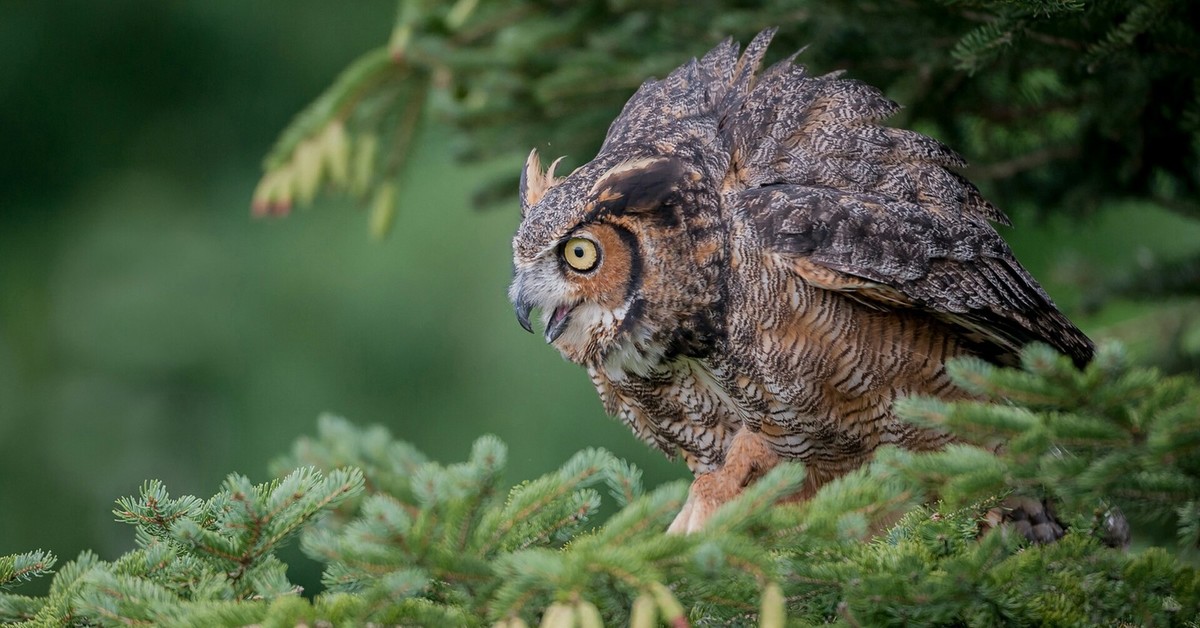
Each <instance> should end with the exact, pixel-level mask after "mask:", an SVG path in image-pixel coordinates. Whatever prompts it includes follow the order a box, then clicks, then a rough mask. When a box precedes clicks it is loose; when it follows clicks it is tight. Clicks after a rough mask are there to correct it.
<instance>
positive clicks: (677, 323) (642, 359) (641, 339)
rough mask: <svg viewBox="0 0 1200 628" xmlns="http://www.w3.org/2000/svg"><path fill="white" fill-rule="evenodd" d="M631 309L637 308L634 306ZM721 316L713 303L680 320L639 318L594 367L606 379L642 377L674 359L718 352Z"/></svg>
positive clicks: (664, 367)
mask: <svg viewBox="0 0 1200 628" xmlns="http://www.w3.org/2000/svg"><path fill="white" fill-rule="evenodd" d="M633 309H640V308H638V307H637V305H635V307H634V308H633ZM722 316H723V308H721V307H720V306H714V307H711V308H707V309H705V310H703V311H698V312H694V313H692V314H690V315H687V316H684V317H682V319H680V318H678V317H676V318H674V319H673V320H666V321H661V322H658V321H650V320H646V319H645V318H642V320H641V324H637V325H635V326H631V327H630V328H629V329H627V330H626V333H625V334H622V338H621V339H620V340H619V341H618V342H617V343H615V344H614V345H613V346H612V348H611V349H610V350H609V351H608V352H606V353H605V355H604V356H602V358H601V359H600V360H599V364H598V366H599V367H600V368H601V369H603V370H604V371H605V372H606V374H607V375H608V376H609V378H610V379H612V380H614V381H619V380H621V379H624V375H625V374H634V375H638V376H642V377H646V376H650V375H653V374H655V373H661V372H664V371H667V370H670V366H671V364H672V363H674V362H676V361H678V360H683V359H694V360H703V359H705V358H707V357H709V356H710V355H712V354H713V353H714V352H715V351H719V347H720V346H721V343H722V342H723V340H724V338H725V324H724V320H723V318H722ZM656 322H657V323H658V324H656Z"/></svg>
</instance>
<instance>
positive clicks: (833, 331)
mask: <svg viewBox="0 0 1200 628" xmlns="http://www.w3.org/2000/svg"><path fill="white" fill-rule="evenodd" d="M771 35H772V32H770V31H768V32H764V33H762V34H760V35H759V36H758V37H756V38H755V39H754V41H753V42H751V43H750V45H749V46H748V47H747V48H746V50H745V51H744V52H743V53H741V54H740V55H739V53H738V47H737V46H736V45H735V44H734V43H732V42H725V43H723V44H721V45H720V46H718V47H717V48H715V49H714V50H712V51H711V52H709V53H708V54H707V55H705V56H704V58H703V59H700V60H693V61H691V62H690V63H688V64H686V65H684V66H682V67H680V68H679V69H677V70H675V71H674V72H672V73H671V74H670V75H669V76H667V77H666V78H665V79H663V80H661V81H653V80H652V81H648V82H646V83H645V84H644V85H642V87H641V88H640V89H639V90H638V91H637V93H636V94H634V96H633V97H632V98H631V99H630V101H629V103H628V104H626V106H625V109H624V111H622V113H621V115H620V117H618V118H617V119H616V120H615V121H614V122H613V124H612V126H611V127H610V128H609V132H608V136H607V138H606V140H605V142H604V145H603V147H602V148H601V150H600V153H599V154H598V155H597V156H596V158H595V159H593V160H592V161H591V162H589V163H587V164H585V165H584V166H582V167H581V168H579V169H578V170H576V171H575V172H573V173H571V174H570V175H568V176H566V177H564V178H558V177H556V176H555V174H554V167H553V166H551V168H550V169H549V171H548V172H546V173H543V172H542V171H541V167H540V165H539V164H538V159H537V156H536V153H534V154H531V155H530V160H529V162H528V164H527V165H526V169H525V171H524V173H523V176H522V179H521V210H522V212H521V213H522V221H521V225H520V227H519V229H518V231H517V234H516V236H515V238H514V239H513V256H514V264H515V278H514V280H513V284H512V287H511V291H510V296H511V298H512V300H513V303H514V305H515V307H516V310H517V316H518V318H519V319H520V321H521V323H522V325H524V326H525V327H526V328H527V329H528V328H530V325H529V320H528V316H529V313H530V311H531V310H532V309H533V308H539V309H540V310H541V311H542V316H543V320H544V323H545V325H546V331H545V336H546V339H547V341H548V342H551V343H552V344H553V345H554V346H555V347H556V348H557V349H558V350H559V351H560V352H562V354H563V355H564V356H565V357H566V358H567V359H569V360H571V361H573V362H576V363H578V364H581V365H583V366H585V367H586V368H587V370H588V373H589V374H590V376H591V378H592V382H593V383H594V384H595V386H596V389H597V390H598V391H599V393H600V397H601V399H602V400H603V402H604V407H605V409H606V410H607V411H608V412H609V413H611V414H613V415H616V416H618V417H620V418H621V420H622V421H624V422H625V423H627V424H628V425H629V426H630V427H631V428H632V429H633V431H634V433H636V434H637V435H638V436H639V437H640V438H642V439H644V440H645V441H647V442H649V443H651V444H653V445H654V446H656V447H658V448H660V449H662V450H663V451H664V452H667V453H668V454H675V453H676V452H679V453H681V454H682V455H683V456H684V458H685V459H686V460H687V462H688V465H689V466H690V467H691V469H692V471H693V472H694V473H696V475H697V481H696V483H695V484H694V485H693V489H692V493H691V496H690V498H689V502H688V505H687V506H685V508H684V512H682V513H681V514H680V516H679V518H678V519H677V520H676V523H675V525H673V526H672V528H673V529H676V530H692V529H696V528H697V527H699V526H700V525H702V524H703V522H704V520H705V519H706V518H707V516H708V514H709V513H711V511H712V509H713V508H715V507H716V506H718V505H720V504H721V503H723V502H724V501H725V500H727V499H729V498H730V497H732V496H734V495H736V494H737V492H738V491H740V490H741V488H742V487H743V486H744V485H745V483H746V482H749V481H751V480H753V479H754V478H755V477H757V475H759V474H761V473H763V472H765V470H767V469H769V468H770V466H772V465H773V464H775V463H776V461H778V460H780V459H795V460H802V461H804V462H805V464H806V465H807V468H808V484H807V485H806V487H805V491H804V492H805V493H806V494H807V493H811V492H812V491H814V490H816V488H817V487H819V486H820V485H821V484H823V483H825V482H827V481H828V480H830V479H832V478H834V477H837V476H838V475H841V474H843V473H845V472H847V471H849V470H851V469H854V468H855V467H857V466H859V465H861V464H862V463H863V462H864V461H866V460H867V459H868V458H869V457H870V456H871V454H872V452H873V451H874V450H875V449H876V448H877V447H878V446H879V445H881V444H884V443H895V444H898V445H901V446H904V447H907V448H911V449H916V450H922V449H931V448H937V447H940V446H942V445H944V444H945V443H946V442H947V441H948V440H949V439H948V437H947V436H946V435H944V434H941V433H937V432H933V431H928V430H920V429H917V428H915V427H913V426H911V425H909V424H907V423H903V422H901V421H899V420H898V419H897V418H896V417H895V416H894V415H893V413H892V409H891V408H892V403H893V402H894V401H895V400H896V399H898V398H900V397H904V396H907V395H913V394H924V395H938V396H942V397H946V398H957V397H963V396H965V393H964V392H963V391H961V390H959V389H958V388H956V387H955V386H954V384H953V383H952V382H951V381H950V379H949V378H948V377H947V375H946V371H945V363H946V360H948V359H949V358H952V357H955V356H960V355H979V356H982V357H984V358H986V359H989V360H992V361H995V362H1001V363H1004V362H1008V361H1011V360H1012V359H1013V358H1014V355H1015V352H1016V351H1017V350H1018V349H1019V348H1020V347H1021V346H1023V345H1024V344H1026V343H1028V342H1031V341H1035V340H1036V341H1042V342H1046V343H1049V344H1051V345H1052V346H1054V347H1056V348H1057V349H1059V350H1060V351H1063V352H1065V353H1067V354H1069V355H1071V356H1072V357H1073V358H1074V359H1075V360H1076V361H1077V362H1079V363H1084V362H1086V361H1087V360H1089V359H1090V357H1091V355H1092V344H1091V342H1090V341H1089V340H1088V339H1087V337H1086V336H1084V335H1083V334H1082V333H1081V332H1080V331H1079V330H1078V329H1076V328H1075V326H1074V325H1072V324H1071V322H1070V321H1068V320H1067V319H1066V317H1064V316H1063V315H1062V314H1061V313H1060V312H1058V310H1057V309H1056V308H1055V307H1054V304H1053V303H1052V302H1051V301H1050V298H1049V297H1048V296H1047V295H1046V293H1045V292H1044V291H1043V290H1042V289H1041V287H1040V286H1039V285H1038V284H1037V282H1036V281H1035V280H1034V279H1033V278H1032V277H1030V276H1029V274H1028V273H1027V272H1026V271H1025V269H1024V268H1022V267H1021V265H1020V264H1019V263H1018V262H1017V261H1016V260H1015V259H1014V258H1013V255H1012V252H1011V250H1010V249H1009V248H1008V246H1007V245H1006V244H1005V243H1004V241H1003V240H1002V239H1001V238H1000V236H999V235H998V234H997V233H996V231H995V230H994V229H993V228H992V226H991V225H990V224H989V221H993V222H1000V223H1004V224H1007V218H1006V217H1005V216H1004V215H1003V214H1002V213H1001V212H1000V211H999V210H997V209H996V208H995V207H993V206H992V205H991V204H989V203H988V202H987V201H986V200H984V199H983V197H982V196H981V195H980V194H979V191H978V190H977V189H976V188H975V187H974V186H973V185H972V184H971V183H969V182H968V181H966V180H965V179H964V178H963V177H962V176H960V175H959V174H957V173H955V172H954V171H953V168H957V167H960V166H962V160H961V159H960V158H959V157H958V156H957V155H955V154H954V153H953V152H952V151H951V150H950V149H948V148H946V147H945V146H944V145H942V144H941V143H939V142H937V141H936V140H933V139H931V138H928V137H925V136H923V135H920V134H917V133H913V132H911V131H904V130H900V129H894V128H889V127H886V126H882V125H881V124H880V122H881V121H882V120H883V119H884V118H886V117H888V116H889V115H890V114H891V113H893V112H894V111H895V110H896V105H895V104H894V103H892V102H891V101H889V100H887V99H886V98H884V97H883V96H882V95H881V94H880V93H879V91H878V90H876V89H874V88H872V87H869V86H867V85H864V84H862V83H859V82H856V81H853V80H848V79H843V78H841V77H840V76H838V75H826V76H811V75H809V74H807V72H806V71H805V70H804V68H803V67H801V66H798V65H795V64H793V63H792V60H791V59H789V60H786V61H783V62H780V63H778V64H776V65H774V66H771V67H770V68H767V69H766V70H763V71H761V72H760V65H761V60H762V57H763V54H764V53H765V51H766V48H767V44H768V42H769V41H770V39H771Z"/></svg>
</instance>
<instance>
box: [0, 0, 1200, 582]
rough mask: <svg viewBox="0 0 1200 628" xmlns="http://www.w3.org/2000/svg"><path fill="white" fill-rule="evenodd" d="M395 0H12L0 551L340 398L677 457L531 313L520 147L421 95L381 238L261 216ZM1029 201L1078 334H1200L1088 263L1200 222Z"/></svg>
mask: <svg viewBox="0 0 1200 628" xmlns="http://www.w3.org/2000/svg"><path fill="white" fill-rule="evenodd" d="M394 8H395V3H394V2H392V1H391V0H387V1H383V0H370V1H368V0H359V1H357V2H353V3H342V4H338V5H337V6H336V8H334V6H333V5H331V4H329V3H327V2H317V1H313V0H293V1H291V2H286V3H285V2H254V3H211V2H204V1H176V2H170V3H151V2H134V1H131V0H116V1H111V2H104V3H94V2H93V3H89V2H80V1H77V0H63V1H60V2H53V3H50V2H43V3H4V4H0V59H3V61H2V62H0V554H8V553H13V552H18V551H27V550H31V549H35V548H42V549H47V550H50V551H53V552H55V553H56V554H58V555H59V556H60V557H63V558H71V557H73V556H75V555H76V554H77V553H78V552H79V551H81V550H83V549H85V548H90V549H93V550H95V551H96V552H98V553H99V554H100V555H101V556H102V557H104V558H113V557H115V556H117V555H119V554H120V553H121V552H123V551H125V550H127V549H128V548H130V547H131V546H132V543H133V539H132V534H131V530H130V529H129V528H128V527H127V526H123V525H121V524H117V523H115V522H113V517H112V515H111V512H110V511H111V509H112V504H113V501H114V500H115V499H116V498H117V497H120V496H122V495H129V494H134V493H136V491H137V489H138V487H139V485H140V484H141V483H142V482H143V481H144V480H146V479H149V478H158V479H161V480H163V481H164V482H165V483H166V485H167V487H168V488H169V489H170V490H171V492H172V493H173V494H195V495H200V496H208V495H211V494H212V493H213V492H215V490H216V488H217V486H218V484H219V483H220V482H221V480H222V479H223V478H224V477H225V475H226V474H228V473H230V472H239V473H244V474H246V475H248V476H250V477H251V478H252V479H254V480H256V481H265V480H267V479H269V478H268V476H267V466H268V462H269V461H270V460H271V459H272V458H274V457H276V456H278V455H279V454H282V453H283V452H285V451H286V450H287V449H288V447H289V446H290V443H292V442H293V441H294V440H295V439H296V438H297V437H298V436H300V435H303V434H310V433H313V432H314V430H315V425H316V419H317V417H318V415H319V414H321V413H322V412H333V413H336V414H340V415H343V416H346V417H348V418H350V419H351V420H353V421H355V422H358V423H380V424H384V425H386V426H388V427H389V428H390V429H391V430H392V432H393V433H394V434H396V435H397V436H399V437H401V438H403V439H405V440H408V441H410V442H412V443H414V444H416V445H417V446H418V447H419V448H421V449H422V450H424V451H426V452H427V453H429V454H430V455H431V456H432V457H433V458H435V459H438V460H442V461H447V462H450V461H455V460H459V459H462V458H463V457H464V456H465V455H466V453H467V452H468V451H469V448H470V444H471V442H472V441H473V440H474V439H475V438H477V437H478V436H479V435H481V434H484V433H493V434H496V435H498V436H500V437H501V438H502V439H503V440H504V441H506V442H507V443H508V444H509V447H510V461H511V462H510V467H509V474H508V477H509V479H510V480H511V481H513V482H518V481H520V480H522V479H527V478H531V477H534V476H535V475H537V474H540V473H543V472H546V471H549V470H551V469H553V468H555V467H557V465H559V464H560V463H561V462H563V461H564V460H565V459H566V458H567V457H569V455H570V454H571V453H573V452H575V451H576V450H578V449H580V448H583V447H587V446H601V447H605V448H608V449H610V450H612V451H614V452H616V453H617V454H618V455H620V456H622V457H626V458H628V459H630V460H632V461H634V462H635V463H636V464H638V465H639V466H641V467H642V468H643V469H644V470H645V471H646V478H647V481H648V483H650V484H651V485H653V484H656V483H658V482H661V481H665V480H667V479H671V478H676V477H683V476H684V474H685V469H684V468H683V467H682V466H681V465H679V464H675V463H670V462H668V461H666V460H664V459H662V457H661V456H660V455H659V454H657V453H655V452H653V451H651V450H649V449H648V448H647V447H646V446H644V445H642V444H640V443H639V442H637V441H635V440H634V439H633V437H632V436H630V435H629V434H628V432H627V431H626V429H625V428H623V427H622V426H621V425H619V424H618V423H617V422H616V421H615V420H613V419H609V418H606V417H605V415H604V413H603V410H602V409H601V407H600V403H599V401H598V400H597V398H596V396H595V393H594V392H593V391H592V389H591V386H590V384H589V383H588V380H587V377H586V376H585V375H584V374H583V373H582V372H581V370H580V369H578V368H577V367H575V366H573V365H570V364H567V363H566V362H564V361H563V360H562V359H561V358H560V357H559V356H558V354H557V353H556V352H555V351H553V350H552V349H550V348H548V347H546V346H545V345H544V344H543V343H542V341H541V340H540V339H539V338H538V337H537V336H530V335H528V334H526V333H525V332H524V331H522V330H521V329H520V327H518V326H517V324H516V322H515V321H514V319H513V316H512V311H511V308H510V306H509V304H508V303H507V300H506V297H505V289H506V287H507V282H508V279H509V275H510V252H509V239H510V237H511V234H512V232H513V230H514V229H515V226H516V223H517V219H518V216H517V211H516V199H515V194H513V196H512V198H511V200H510V202H509V203H508V204H507V207H506V208H502V209H499V210H489V211H477V210H475V209H473V208H472V206H471V203H470V196H471V193H472V191H473V189H474V188H475V187H476V186H477V185H480V184H482V182H484V181H489V180H494V178H495V176H496V174H497V173H500V172H516V171H517V169H518V168H520V166H521V156H522V155H523V154H524V153H525V152H526V150H527V147H523V146H514V147H509V148H508V149H506V150H511V154H512V155H513V157H512V158H511V159H496V160H491V161H488V162H485V163H479V164H472V165H469V166H467V165H463V164H461V163H458V162H456V161H455V160H454V159H453V158H452V156H451V154H450V150H449V148H448V146H449V144H450V142H449V140H448V138H449V132H448V130H447V129H446V128H445V127H443V126H441V125H440V124H439V123H438V121H437V120H431V121H430V123H429V124H427V125H426V126H425V128H424V131H423V133H422V134H421V135H420V136H419V138H418V140H417V142H418V144H417V147H416V148H415V149H414V151H413V152H412V154H413V155H414V157H413V163H412V166H411V168H410V169H409V170H408V171H407V172H406V173H405V174H404V177H403V178H402V179H401V180H400V189H401V196H400V202H399V213H398V215H397V217H396V219H395V223H394V228H393V231H392V234H391V236H390V237H389V238H388V239H386V240H384V241H381V242H377V241H374V240H372V239H371V238H370V237H369V236H368V234H367V228H366V218H365V216H364V213H363V211H362V209H361V208H360V207H358V206H356V205H355V204H353V203H351V202H349V201H345V200H339V199H329V198H326V199H321V200H319V201H318V203H317V204H316V206H315V207H314V208H313V209H312V210H310V211H301V212H297V213H295V214H293V215H292V216H290V217H288V218H286V219H281V220H254V219H252V218H251V217H250V211H249V199H250V195H251V192H252V190H253V189H254V185H255V183H256V181H257V179H258V177H259V175H260V173H261V170H260V161H261V158H262V156H263V155H264V154H265V153H266V152H267V151H268V149H269V148H270V146H271V143H272V142H273V141H274V139H275V137H276V135H277V134H278V132H279V131H280V129H282V128H283V127H284V126H285V125H286V123H287V122H288V120H289V119H290V118H291V117H292V116H293V115H294V114H295V113H296V112H297V111H299V110H300V109H301V108H302V107H303V106H304V105H305V104H306V103H307V102H309V101H310V100H311V99H312V98H314V97H315V96H316V95H317V94H318V93H320V91H321V90H322V89H323V88H324V87H325V86H326V85H328V84H329V82H330V81H331V80H332V79H333V77H334V76H336V74H337V72H338V71H339V70H340V69H341V68H343V67H344V66H345V65H346V64H347V63H349V62H350V61H351V60H352V59H353V58H355V57H356V56H357V55H359V54H360V53H362V52H363V51H364V50H366V49H368V48H369V47H373V46H376V45H378V44H379V42H382V41H385V40H386V39H387V37H388V33H389V31H390V28H391V17H392V15H393V13H394ZM968 157H970V155H968ZM501 205H504V204H503V203H501ZM1013 213H1014V219H1015V221H1016V223H1017V224H1018V226H1019V228H1018V229H1016V230H1012V231H1008V232H1006V236H1007V237H1008V238H1009V240H1010V242H1011V243H1012V245H1013V247H1014V249H1015V250H1016V251H1017V254H1018V257H1020V258H1021V259H1022V260H1023V261H1024V262H1025V263H1026V265H1027V266H1029V267H1030V269H1031V270H1032V271H1033V272H1034V274H1035V275H1036V276H1038V277H1039V278H1041V279H1042V280H1043V281H1044V283H1045V285H1046V287H1047V288H1048V290H1049V291H1050V292H1051V294H1052V295H1053V296H1055V297H1056V299H1058V300H1059V302H1060V303H1061V304H1062V305H1063V306H1064V308H1065V309H1067V310H1068V312H1070V313H1071V314H1072V315H1073V316H1074V317H1075V318H1076V319H1077V320H1078V321H1079V323H1080V324H1081V326H1082V327H1083V328H1084V330H1085V331H1087V332H1089V333H1090V334H1092V335H1093V336H1095V337H1097V338H1106V337H1119V338H1123V339H1124V340H1126V341H1127V342H1128V343H1130V346H1131V347H1132V348H1133V350H1134V351H1135V352H1138V351H1140V352H1142V354H1144V355H1145V356H1147V357H1146V359H1152V357H1151V356H1153V355H1157V354H1161V344H1162V343H1163V342H1164V338H1167V339H1168V340H1166V341H1167V342H1172V343H1183V344H1188V343H1191V346H1192V347H1193V348H1192V352H1193V353H1194V352H1195V351H1196V347H1200V338H1197V337H1195V336H1196V334H1191V335H1186V334H1185V335H1183V336H1179V335H1172V334H1170V333H1167V332H1169V331H1170V330H1163V329H1161V328H1160V327H1161V326H1162V325H1164V324H1169V322H1170V320H1171V318H1170V315H1169V312H1170V308H1171V307H1174V305H1172V304H1171V303H1167V304H1166V305H1165V307H1166V308H1167V310H1166V311H1167V312H1168V315H1167V316H1166V317H1165V318H1164V316H1163V315H1162V312H1163V311H1164V310H1163V307H1164V305H1163V304H1162V303H1159V304H1157V305H1156V306H1155V307H1156V315H1155V316H1154V317H1152V318H1147V317H1146V313H1147V307H1148V306H1146V305H1140V304H1135V303H1115V304H1110V305H1109V306H1107V307H1105V308H1102V309H1099V310H1096V311H1089V312H1083V311H1082V309H1081V305H1082V304H1085V303H1086V302H1087V297H1088V294H1087V288H1086V286H1088V285H1089V278H1090V277H1094V276H1107V275H1111V274H1113V273H1116V272H1118V271H1119V270H1120V269H1127V268H1132V267H1139V266H1145V265H1147V264H1161V263H1164V262H1168V261H1170V260H1172V259H1176V258H1182V257H1184V256H1187V255H1193V254H1195V253H1197V251H1200V225H1197V224H1196V223H1195V222H1194V221H1186V220H1184V219H1182V218H1179V217H1177V216H1176V215H1174V214H1170V213H1168V212H1165V211H1162V210H1157V209H1154V208H1152V207H1147V206H1141V205H1135V204H1129V203H1113V204H1111V205H1109V206H1107V207H1105V208H1103V209H1102V210H1101V211H1097V212H1095V213H1093V214H1091V215H1090V216H1088V217H1086V218H1083V219H1079V218H1072V219H1070V220H1068V219H1066V218H1063V219H1055V218H1053V216H1052V215H1051V217H1050V218H1042V217H1035V216H1034V215H1033V214H1031V213H1028V212H1022V211H1021V210H1020V208H1017V210H1016V211H1014V212H1013ZM1191 311H1192V310H1191V309H1188V308H1186V307H1183V306H1180V309H1179V317H1187V316H1189V314H1188V312H1191ZM1163 321H1167V323H1164V322H1163ZM297 578H298V579H299V580H300V581H301V582H302V583H305V582H307V583H311V582H314V581H315V575H313V574H300V575H298V576H297Z"/></svg>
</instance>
